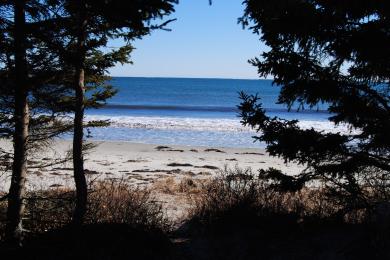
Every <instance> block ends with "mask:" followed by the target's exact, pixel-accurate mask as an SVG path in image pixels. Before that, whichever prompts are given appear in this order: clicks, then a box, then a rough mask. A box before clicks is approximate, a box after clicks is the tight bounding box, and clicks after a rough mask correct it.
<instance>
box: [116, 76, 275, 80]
mask: <svg viewBox="0 0 390 260" xmlns="http://www.w3.org/2000/svg"><path fill="white" fill-rule="evenodd" d="M109 76H110V77H112V78H151V79H153V78H154V79H229V80H272V79H262V78H222V77H186V76H172V77H170V76H115V75H109Z"/></svg>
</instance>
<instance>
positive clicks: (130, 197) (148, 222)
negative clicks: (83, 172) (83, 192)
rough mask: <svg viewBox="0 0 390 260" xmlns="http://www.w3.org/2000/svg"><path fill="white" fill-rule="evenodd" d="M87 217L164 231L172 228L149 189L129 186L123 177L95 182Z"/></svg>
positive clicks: (93, 221)
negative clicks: (121, 178) (117, 179)
mask: <svg viewBox="0 0 390 260" xmlns="http://www.w3.org/2000/svg"><path fill="white" fill-rule="evenodd" d="M86 217H87V222H88V223H123V224H128V225H132V226H142V227H144V228H150V229H162V230H165V231H167V230H169V229H170V227H171V224H170V222H169V221H168V219H167V218H166V215H165V212H164V211H163V209H162V205H161V203H159V202H157V201H155V200H154V199H153V196H152V195H151V192H150V190H146V189H138V188H130V187H129V186H128V184H127V183H125V182H124V180H119V181H115V180H112V181H102V182H98V183H96V184H95V185H94V186H93V187H92V192H91V193H90V195H89V205H88V212H87V216H86Z"/></svg>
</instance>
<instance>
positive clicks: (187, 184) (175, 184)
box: [152, 177, 208, 196]
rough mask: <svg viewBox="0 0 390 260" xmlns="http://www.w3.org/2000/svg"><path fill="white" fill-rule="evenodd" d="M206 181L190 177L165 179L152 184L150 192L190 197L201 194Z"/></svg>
mask: <svg viewBox="0 0 390 260" xmlns="http://www.w3.org/2000/svg"><path fill="white" fill-rule="evenodd" d="M206 182H208V180H207V179H196V178H192V177H185V178H181V179H177V178H174V177H167V178H162V179H159V180H157V181H156V182H155V183H153V186H152V190H155V191H158V192H161V193H164V194H170V195H183V194H184V196H186V195H190V194H198V193H199V192H202V187H203V185H204V183H206Z"/></svg>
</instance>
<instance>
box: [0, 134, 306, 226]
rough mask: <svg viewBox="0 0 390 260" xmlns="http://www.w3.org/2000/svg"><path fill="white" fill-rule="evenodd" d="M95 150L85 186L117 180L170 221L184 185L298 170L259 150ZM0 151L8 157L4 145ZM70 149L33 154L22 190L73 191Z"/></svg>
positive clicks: (114, 145)
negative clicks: (150, 200) (236, 170)
mask: <svg viewBox="0 0 390 260" xmlns="http://www.w3.org/2000/svg"><path fill="white" fill-rule="evenodd" d="M90 144H92V145H93V146H94V148H92V149H91V150H89V151H88V153H87V154H86V156H85V159H86V162H85V169H86V175H87V178H88V181H89V183H93V182H96V181H99V180H122V181H125V182H126V183H128V184H129V185H132V186H135V187H139V188H150V189H151V190H152V191H153V192H154V193H155V197H156V200H157V201H160V202H163V203H164V205H165V207H166V210H167V212H168V213H169V215H170V216H171V217H172V218H173V219H176V218H179V217H181V216H182V215H183V212H185V208H186V205H187V203H186V199H187V198H186V196H185V195H183V193H181V192H180V189H175V188H173V187H175V186H178V185H180V183H182V182H183V181H188V180H190V181H191V182H195V183H196V182H201V181H204V180H207V179H210V178H212V177H213V176H216V175H218V174H219V171H220V169H223V168H224V167H230V168H232V167H236V166H238V167H240V168H247V167H250V168H251V169H252V170H253V171H254V172H256V171H257V170H258V169H266V168H268V167H275V168H278V169H282V170H284V171H286V172H288V173H291V174H294V173H297V172H298V171H299V169H300V167H299V166H297V165H294V164H288V165H286V164H284V162H283V161H282V160H281V159H278V158H275V157H270V156H269V155H268V154H267V153H266V152H265V151H264V149H249V148H248V149H245V148H221V147H192V146H191V147H190V146H172V145H169V146H168V145H167V146H165V145H151V144H138V143H128V142H91V143H90ZM0 145H1V147H2V148H3V149H4V150H6V151H11V150H12V149H11V147H12V146H11V143H10V142H9V141H4V140H2V141H0ZM70 148H71V141H64V140H57V141H54V142H53V143H51V144H50V145H49V146H48V147H45V148H44V149H41V150H37V151H32V152H31V153H30V159H29V165H30V170H29V175H28V180H27V187H28V189H29V190H34V189H52V188H73V186H74V183H73V176H72V173H73V172H72V162H71V161H70V160H69V161H66V162H64V161H63V160H64V159H65V158H66V155H67V153H68V152H69V150H70ZM1 172H2V174H1V181H0V190H1V191H6V190H7V189H8V186H9V180H10V177H9V176H10V172H9V171H5V167H3V169H2V171H1Z"/></svg>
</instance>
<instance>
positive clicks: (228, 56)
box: [110, 0, 265, 79]
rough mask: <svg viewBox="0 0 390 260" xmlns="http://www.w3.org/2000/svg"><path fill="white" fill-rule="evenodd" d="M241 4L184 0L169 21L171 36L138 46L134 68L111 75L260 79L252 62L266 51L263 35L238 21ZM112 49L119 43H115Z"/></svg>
mask: <svg viewBox="0 0 390 260" xmlns="http://www.w3.org/2000/svg"><path fill="white" fill-rule="evenodd" d="M242 14H243V6H242V1H241V0H213V5H212V6H209V5H208V0H181V1H180V3H179V5H177V6H176V12H175V13H174V14H173V15H171V16H170V17H169V18H177V21H175V22H173V23H172V24H170V25H169V28H171V29H172V31H170V32H167V31H155V32H153V33H152V34H151V35H150V36H147V37H145V38H143V39H142V40H137V41H136V42H135V43H134V46H135V47H136V50H134V52H133V54H132V60H133V62H134V64H133V65H124V66H121V65H117V66H116V67H115V68H113V69H111V70H110V73H111V75H112V76H144V77H196V78H199V77H204V78H250V79H253V78H258V76H257V73H256V68H254V67H253V66H251V65H250V64H249V63H248V62H247V61H248V59H250V58H253V57H256V56H259V54H260V53H261V52H262V51H263V50H264V49H265V47H264V45H263V44H262V43H261V42H260V40H259V36H258V35H255V34H252V32H250V31H249V30H248V29H246V30H243V29H242V26H241V25H240V24H237V19H238V18H239V17H240V16H242ZM111 44H112V46H115V45H117V44H118V42H113V43H111Z"/></svg>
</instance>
